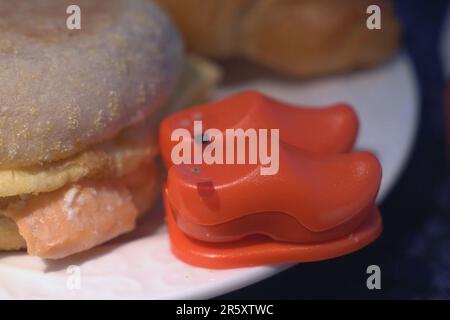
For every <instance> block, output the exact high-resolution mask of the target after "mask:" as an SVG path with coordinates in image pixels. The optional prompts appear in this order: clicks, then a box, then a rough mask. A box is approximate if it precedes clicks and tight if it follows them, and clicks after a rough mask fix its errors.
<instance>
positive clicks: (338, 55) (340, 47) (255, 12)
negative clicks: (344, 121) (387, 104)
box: [157, 0, 400, 78]
mask: <svg viewBox="0 0 450 320" xmlns="http://www.w3.org/2000/svg"><path fill="white" fill-rule="evenodd" d="M157 1H158V3H160V4H161V5H162V7H163V8H165V9H166V10H167V12H168V13H169V15H171V17H172V18H173V20H174V21H175V22H176V24H177V25H178V28H179V29H180V31H181V33H182V35H183V37H184V39H185V41H186V44H187V47H188V49H189V50H191V51H193V52H196V53H199V54H202V55H205V56H208V57H211V58H217V59H228V58H245V59H248V60H250V61H253V62H255V63H257V64H260V65H264V66H266V67H268V68H270V69H272V70H275V71H277V72H279V73H282V74H285V75H289V76H293V77H298V78H305V77H313V76H320V75H326V74H332V73H340V72H346V71H350V70H354V69H359V68H367V67H372V66H375V65H377V64H379V63H381V62H383V61H385V60H386V59H387V58H389V57H390V56H391V55H392V54H393V53H394V52H396V51H397V50H398V48H399V38H400V28H399V24H398V22H397V20H396V18H395V15H394V11H393V8H392V4H391V1H389V0H340V1H336V0H258V1H254V0H227V1H224V0H208V1H204V0H182V1H180V0H157ZM373 4H375V5H379V6H380V8H381V22H382V29H381V30H369V29H368V28H367V26H366V19H367V18H368V15H367V13H366V10H367V8H368V6H369V5H373Z"/></svg>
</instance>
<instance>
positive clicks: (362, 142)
mask: <svg viewBox="0 0 450 320" xmlns="http://www.w3.org/2000/svg"><path fill="white" fill-rule="evenodd" d="M244 88H256V89H259V90H262V91H263V92H266V93H268V94H270V95H273V96H275V97H277V98H279V99H281V100H285V101H289V102H292V103H298V104H302V103H303V104H318V105H320V104H328V103H332V102H336V101H347V102H350V103H352V104H353V105H354V106H355V108H356V110H357V112H358V114H359V117H360V121H361V131H360V136H359V138H358V142H357V147H358V148H361V149H369V150H373V151H374V152H376V153H377V154H378V156H379V158H380V160H381V162H382V165H383V182H382V187H381V193H380V197H383V196H385V195H386V194H387V192H388V191H389V189H390V188H391V187H392V186H393V184H394V182H395V181H396V180H397V178H398V176H399V174H400V172H401V171H402V168H403V167H404V165H405V163H406V161H407V158H408V155H409V152H410V149H411V147H412V144H413V140H414V136H415V131H416V127H417V123H418V105H417V101H418V100H417V96H416V83H415V77H414V74H413V72H412V68H411V64H410V62H409V61H408V59H407V58H406V57H405V56H404V55H399V56H397V57H396V58H395V59H393V60H392V61H391V62H390V63H388V64H386V65H384V66H382V67H380V68H378V69H376V70H372V71H365V72H360V73H354V74H350V75H342V76H336V77H330V78H324V79H319V80H315V81H311V82H301V83H293V82H282V81H280V80H276V81H275V80H267V81H265V80H260V81H256V82H251V83H246V84H245V85H240V86H237V87H223V88H221V89H220V90H218V92H217V96H218V97H219V96H223V95H225V94H228V93H231V92H233V91H236V90H242V89H244ZM70 265H77V266H79V269H76V270H78V271H79V274H80V275H81V276H80V279H81V282H80V285H81V286H80V288H79V289H77V286H76V283H77V282H76V280H75V281H74V279H75V277H76V276H77V274H78V271H75V272H74V273H73V270H74V269H69V270H68V269H67V268H68V266H70ZM288 267H289V265H282V266H263V267H256V268H246V269H234V270H222V271H217V270H207V269H200V268H195V267H191V266H189V265H187V264H184V263H182V262H180V261H178V260H177V259H176V258H175V257H174V256H173V255H172V254H171V252H170V250H169V243H168V237H167V233H166V229H165V227H164V226H163V222H162V209H161V208H157V209H155V210H154V212H152V214H151V215H148V216H147V217H146V218H145V220H144V221H143V222H142V223H141V224H140V225H139V228H138V230H136V232H133V233H132V234H130V235H127V236H125V237H121V238H119V239H116V240H114V241H112V242H110V243H107V244H105V245H103V246H100V247H98V248H95V249H93V250H90V251H88V252H85V253H82V254H80V255H77V256H74V257H70V258H68V259H64V260H61V261H56V262H55V261H54V262H51V261H50V262H46V261H43V260H41V259H38V258H34V257H29V256H27V255H26V254H24V253H13V254H5V253H3V254H0V298H31V299H35V298H50V299H54V298H60V299H70V298H98V299H104V298H112V299H129V298H138V299H142V298H144V299H177V298H188V299H194V298H210V297H214V296H217V295H220V294H224V293H226V292H229V291H232V290H236V289H238V288H241V287H244V286H246V285H249V284H251V283H254V282H257V281H260V280H262V279H264V278H267V277H269V276H271V275H273V274H275V273H277V272H280V271H281V270H284V269H286V268H288ZM70 271H72V273H71V272H70ZM68 284H69V285H68ZM71 284H72V285H71ZM74 284H75V286H74Z"/></svg>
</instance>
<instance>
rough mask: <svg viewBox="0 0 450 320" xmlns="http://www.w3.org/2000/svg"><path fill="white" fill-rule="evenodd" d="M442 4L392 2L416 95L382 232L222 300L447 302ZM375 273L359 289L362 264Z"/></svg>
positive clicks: (449, 211)
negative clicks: (377, 278) (377, 275)
mask: <svg viewBox="0 0 450 320" xmlns="http://www.w3.org/2000/svg"><path fill="white" fill-rule="evenodd" d="M448 3H449V1H447V0H431V1H426V0H397V1H396V10H397V14H398V17H399V19H400V21H401V24H402V27H403V33H404V35H403V41H404V46H405V50H406V51H407V52H408V54H409V55H410V57H411V58H412V60H413V63H414V67H415V69H416V73H417V77H418V79H419V85H420V90H421V92H420V94H421V123H420V128H419V132H418V136H417V140H416V144H415V147H414V150H413V153H412V154H411V158H410V161H409V164H408V165H407V167H406V169H405V171H404V172H403V174H402V177H401V179H400V180H399V181H398V183H397V185H396V186H395V188H394V189H393V190H392V192H391V193H390V194H389V195H388V197H387V198H386V199H385V200H384V202H383V203H382V204H381V212H382V214H383V219H384V232H383V234H382V236H381V238H380V239H379V240H378V241H376V242H375V243H374V244H372V245H370V246H369V247H367V248H365V249H363V250H361V251H359V252H356V253H353V254H351V255H348V256H344V257H340V258H337V259H333V260H328V261H322V262H314V263H303V264H299V265H296V266H295V267H293V268H291V269H289V270H287V271H285V272H282V273H280V274H278V275H276V276H274V277H271V278H269V279H267V280H265V281H262V282H260V283H257V284H254V285H252V286H249V287H246V288H244V289H241V290H238V291H235V292H232V293H229V294H227V295H224V296H221V297H219V298H222V299H380V298H381V299H450V180H449V178H448V177H449V174H448V172H449V170H448V169H449V168H448V165H447V161H446V159H445V149H446V148H445V134H444V132H445V130H444V125H445V123H444V113H443V112H444V111H443V105H444V102H443V96H444V94H443V92H444V87H445V79H444V74H443V68H442V62H441V61H440V57H439V54H438V42H439V40H440V37H441V34H440V31H441V29H442V24H443V20H444V18H445V13H446V7H447V5H448ZM371 264H376V265H379V266H380V268H381V287H382V288H381V290H368V289H367V287H366V279H367V277H368V275H367V274H366V268H367V266H369V265H371Z"/></svg>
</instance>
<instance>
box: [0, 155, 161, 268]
mask: <svg viewBox="0 0 450 320" xmlns="http://www.w3.org/2000/svg"><path fill="white" fill-rule="evenodd" d="M156 185H157V179H156V170H155V168H154V165H153V164H152V165H145V166H141V167H140V168H138V169H137V170H136V171H135V172H133V173H131V174H129V175H127V176H125V177H122V178H113V179H105V180H98V181H94V180H89V181H84V182H81V183H78V184H74V185H69V186H66V187H63V188H61V189H58V190H56V191H53V192H49V193H42V194H39V195H36V196H31V197H29V198H28V199H27V200H25V201H20V202H17V203H14V204H12V205H11V206H10V207H9V208H8V209H7V210H6V212H5V214H6V215H7V216H9V217H10V218H11V219H13V220H14V221H15V222H16V223H17V225H18V227H19V232H20V234H21V235H22V237H23V238H24V239H25V241H26V243H27V250H28V253H29V254H30V255H35V256H39V257H42V258H48V259H59V258H63V257H65V256H68V255H71V254H74V253H77V252H80V251H84V250H87V249H90V248H92V247H94V246H96V245H98V244H100V243H103V242H105V241H108V240H110V239H112V238H114V237H116V236H118V235H120V234H123V233H126V232H129V231H131V230H133V229H134V227H135V223H136V219H137V217H138V215H139V213H140V212H142V211H143V210H145V209H146V208H148V207H149V206H150V205H151V203H152V202H153V199H154V197H155V193H156V192H155V191H156V190H155V189H156Z"/></svg>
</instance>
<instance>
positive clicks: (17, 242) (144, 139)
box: [0, 0, 219, 259]
mask: <svg viewBox="0 0 450 320" xmlns="http://www.w3.org/2000/svg"><path fill="white" fill-rule="evenodd" d="M71 4H72V3H71V1H68V0H62V1H51V0H36V1H26V0H18V1H14V4H13V3H12V2H11V1H7V0H0V250H22V249H26V250H27V251H28V253H29V254H30V255H35V256H39V257H42V258H47V259H59V258H63V257H66V256H68V255H71V254H74V253H78V252H81V251H84V250H87V249H89V248H92V247H94V246H96V245H98V244H101V243H103V242H106V241H108V240H110V239H112V238H114V237H117V236H118V235H120V234H123V233H126V232H129V231H131V230H133V229H134V228H135V226H136V223H138V218H139V217H140V216H141V215H142V214H143V213H144V212H146V211H147V209H149V208H150V207H151V206H152V204H153V202H154V200H155V198H156V197H157V195H158V193H159V190H160V181H161V180H160V176H161V174H160V170H159V168H158V165H157V161H156V160H155V159H156V156H157V143H156V141H157V139H156V136H155V134H156V132H157V126H158V122H159V120H160V119H161V117H162V116H163V115H164V114H165V113H167V112H168V111H169V110H174V109H176V108H180V107H183V106H185V105H188V104H190V103H194V102H195V101H196V100H197V99H202V98H203V97H204V95H205V94H206V92H207V91H208V89H209V87H210V86H211V85H213V83H215V82H216V81H217V79H218V76H219V73H218V71H217V70H216V69H215V68H214V67H213V66H211V65H209V64H208V63H207V62H204V61H202V60H201V59H199V58H190V59H187V58H185V57H184V54H183V45H182V42H181V40H180V37H179V35H178V33H177V31H176V29H175V27H174V26H173V24H172V23H171V21H170V19H169V18H168V17H167V16H166V15H165V14H164V13H163V12H162V10H161V9H160V8H159V7H158V6H157V5H155V4H153V3H152V2H150V1H146V0H133V1H129V0H108V1H106V0H102V1H89V0H79V1H77V5H78V6H79V8H80V17H81V28H80V29H69V28H68V27H67V25H66V20H67V18H68V16H69V15H68V14H66V10H67V8H68V7H69V6H70V5H71Z"/></svg>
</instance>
